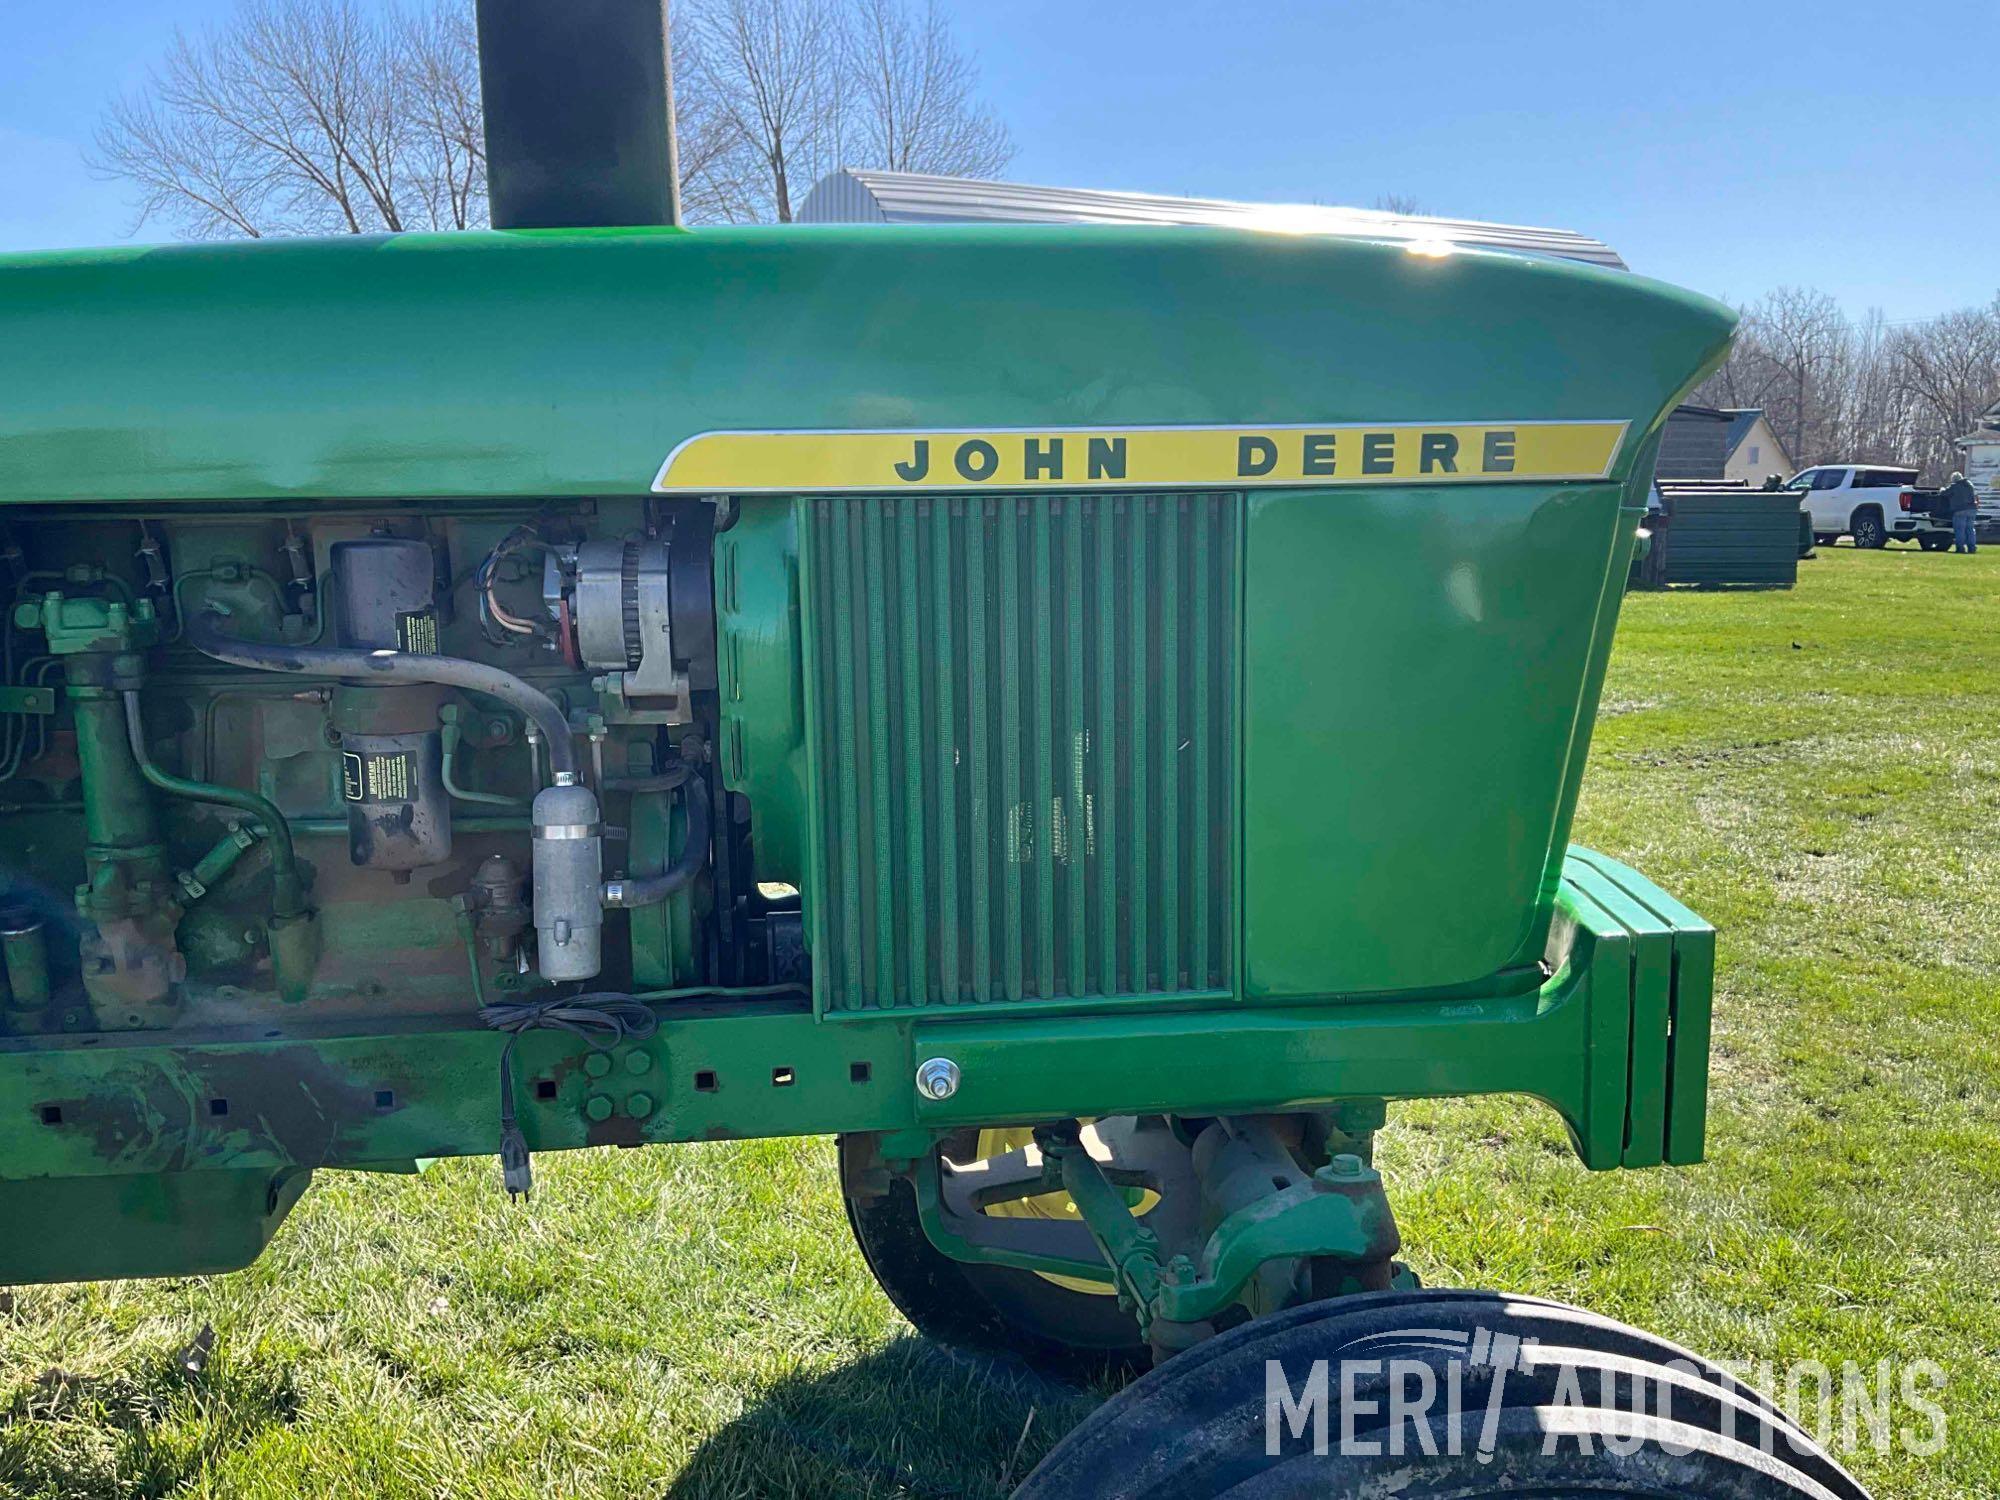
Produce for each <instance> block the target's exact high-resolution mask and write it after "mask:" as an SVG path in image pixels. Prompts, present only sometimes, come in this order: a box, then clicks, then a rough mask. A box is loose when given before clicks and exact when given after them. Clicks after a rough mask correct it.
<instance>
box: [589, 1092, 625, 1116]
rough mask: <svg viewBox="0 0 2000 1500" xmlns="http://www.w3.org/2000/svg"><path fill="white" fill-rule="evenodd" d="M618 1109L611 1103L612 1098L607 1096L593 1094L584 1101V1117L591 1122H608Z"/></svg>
mask: <svg viewBox="0 0 2000 1500" xmlns="http://www.w3.org/2000/svg"><path fill="white" fill-rule="evenodd" d="M616 1108H617V1106H616V1105H615V1104H613V1103H612V1102H611V1100H610V1097H609V1096H608V1095H605V1094H592V1095H591V1096H590V1097H589V1098H588V1099H586V1100H584V1101H583V1113H584V1117H585V1118H586V1119H589V1120H596V1121H603V1120H608V1119H610V1118H611V1115H612V1112H613V1111H614V1110H615V1109H616Z"/></svg>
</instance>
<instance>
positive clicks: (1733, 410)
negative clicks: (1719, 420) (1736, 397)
mask: <svg viewBox="0 0 2000 1500" xmlns="http://www.w3.org/2000/svg"><path fill="white" fill-rule="evenodd" d="M1723 410H1725V411H1727V412H1728V413H1729V436H1728V438H1727V439H1726V440H1725V441H1727V442H1728V444H1729V451H1730V452H1731V453H1732V454H1733V453H1734V452H1735V451H1736V450H1737V448H1738V446H1740V445H1741V443H1742V442H1743V440H1744V439H1745V438H1747V437H1748V436H1750V429H1751V428H1753V427H1755V426H1756V425H1757V419H1758V418H1759V417H1761V416H1763V415H1764V408H1763V407H1761V406H1737V407H1724V408H1723Z"/></svg>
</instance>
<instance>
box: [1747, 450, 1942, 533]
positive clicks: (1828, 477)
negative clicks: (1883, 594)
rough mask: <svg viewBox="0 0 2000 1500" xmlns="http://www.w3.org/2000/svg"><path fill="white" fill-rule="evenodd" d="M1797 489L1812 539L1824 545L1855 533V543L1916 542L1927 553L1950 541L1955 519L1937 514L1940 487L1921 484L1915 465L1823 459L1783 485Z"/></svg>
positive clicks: (1789, 488) (1790, 488)
mask: <svg viewBox="0 0 2000 1500" xmlns="http://www.w3.org/2000/svg"><path fill="white" fill-rule="evenodd" d="M1785 488H1786V489H1788V490H1797V491H1799V495H1800V504H1801V507H1802V508H1803V509H1804V510H1805V511H1807V512H1808V513H1809V514H1810V515H1811V516H1812V529H1813V540H1814V541H1816V542H1819V543H1820V544H1821V545H1825V544H1826V543H1828V542H1831V541H1832V540H1833V539H1834V538H1835V537H1837V536H1851V537H1853V538H1854V545H1855V546H1857V547H1880V546H1881V545H1883V544H1884V543H1885V542H1888V541H1891V540H1894V541H1899V542H1915V543H1916V544H1917V545H1918V546H1920V547H1922V548H1923V549H1924V551H1926V552H1942V551H1943V550H1944V549H1945V548H1947V547H1949V546H1950V545H1951V521H1950V519H1949V518H1948V517H1946V516H1943V515H1939V514H1936V513H1934V507H1935V506H1936V504H1937V498H1938V492H1937V491H1936V490H1928V489H1923V488H1920V487H1919V486H1918V484H1917V471H1916V470H1915V469H1896V468H1890V467H1888V466H1887V465H1884V464H1821V465H1819V466H1818V467H1817V468H1812V469H1805V470H1803V471H1801V472H1800V473H1798V474H1796V475H1794V476H1793V477H1792V479H1791V482H1790V483H1788V484H1787V485H1786V486H1785Z"/></svg>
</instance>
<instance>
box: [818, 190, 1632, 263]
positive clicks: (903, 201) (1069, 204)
mask: <svg viewBox="0 0 2000 1500" xmlns="http://www.w3.org/2000/svg"><path fill="white" fill-rule="evenodd" d="M798 220H799V222H800V223H808V224H810V223H820V224H833V223H838V224H968V223H1013V224H1207V225H1217V226H1222V227H1236V228H1245V229H1268V230H1271V231H1273V232H1278V233H1292V234H1331V235H1343V236H1348V237H1351V238H1355V239H1389V240H1406V241H1413V240H1449V241H1452V242H1453V243H1456V244H1460V245H1481V246H1487V247H1490V248H1493V249H1498V250H1514V251H1519V252H1522V253H1526V254H1531V255H1553V256H1560V257H1561V258H1563V259H1565V260H1578V261H1583V262H1585V263H1587V264H1589V265H1595V266H1609V267H1611V268H1613V269H1614V270H1620V271H1622V270H1624V269H1626V266H1625V262H1624V261H1623V260H1622V259H1621V258H1620V257H1619V255H1618V252H1617V251H1615V250H1613V249H1612V248H1611V247H1610V246H1609V245H1607V244H1605V243H1604V242H1603V241H1602V240H1594V239H1592V238H1590V237H1589V236H1588V235H1583V234H1578V233H1576V232H1575V231H1574V230H1570V229H1539V228H1534V227H1531V226H1528V225H1522V224H1489V223H1484V222H1481V221H1479V220H1474V219H1440V218H1432V217H1430V216H1428V215H1419V214H1393V213H1384V212H1382V211H1381V210H1378V209H1370V208H1337V207H1332V206H1329V205H1326V204H1318V203H1238V202H1231V201H1229V200H1227V199H1222V198H1177V197H1172V196H1168V195H1165V194H1158V193H1119V192H1108V191H1104V190H1102V189H1097V188H1052V187H1031V186H1029V185H1027V184H1025V183H1017V182H985V181H980V180H977V179H974V178H969V177H932V176H927V175H925V174H923V173H918V172H876V171H866V170H862V169H859V168H854V167H845V168H842V169H841V170H840V171H838V172H833V173H830V174H829V175H828V176H826V177H823V178H821V179H820V181H819V183H818V184H817V185H816V186H815V187H814V188H813V190H812V192H810V193H809V194H807V195H806V200H805V202H804V203H803V204H801V205H800V207H799V212H798Z"/></svg>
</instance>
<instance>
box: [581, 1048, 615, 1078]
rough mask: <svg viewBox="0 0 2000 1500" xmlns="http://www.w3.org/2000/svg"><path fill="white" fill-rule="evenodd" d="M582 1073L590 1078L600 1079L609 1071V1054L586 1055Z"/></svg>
mask: <svg viewBox="0 0 2000 1500" xmlns="http://www.w3.org/2000/svg"><path fill="white" fill-rule="evenodd" d="M583 1071H584V1072H586V1073H588V1074H589V1075H590V1076H591V1077H592V1078H602V1077H603V1076H604V1075H605V1074H606V1073H609V1072H610V1071H611V1057H610V1054H609V1053H605V1052H592V1053H590V1054H588V1055H587V1056H586V1057H585V1058H584V1060H583Z"/></svg>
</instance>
